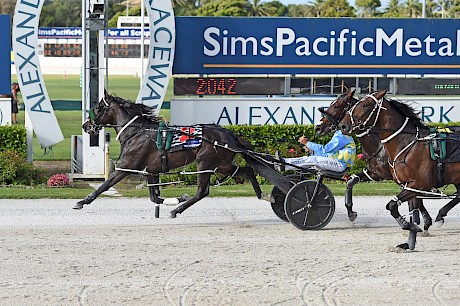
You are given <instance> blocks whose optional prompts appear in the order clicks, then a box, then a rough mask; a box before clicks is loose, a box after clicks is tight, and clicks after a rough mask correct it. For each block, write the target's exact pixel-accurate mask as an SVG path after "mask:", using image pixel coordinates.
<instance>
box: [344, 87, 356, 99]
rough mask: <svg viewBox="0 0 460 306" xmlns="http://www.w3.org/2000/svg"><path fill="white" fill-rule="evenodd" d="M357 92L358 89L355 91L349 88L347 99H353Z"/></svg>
mask: <svg viewBox="0 0 460 306" xmlns="http://www.w3.org/2000/svg"><path fill="white" fill-rule="evenodd" d="M355 91H356V88H355V89H351V88H348V89H347V92H346V94H347V97H349V98H351V97H353V95H354V94H355Z"/></svg>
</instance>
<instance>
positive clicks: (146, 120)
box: [74, 94, 262, 218]
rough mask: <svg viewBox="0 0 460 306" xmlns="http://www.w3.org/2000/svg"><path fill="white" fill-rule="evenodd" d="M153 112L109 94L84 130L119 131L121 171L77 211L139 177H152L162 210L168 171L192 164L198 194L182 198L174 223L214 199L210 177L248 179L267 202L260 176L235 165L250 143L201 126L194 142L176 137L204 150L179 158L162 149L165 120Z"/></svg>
mask: <svg viewBox="0 0 460 306" xmlns="http://www.w3.org/2000/svg"><path fill="white" fill-rule="evenodd" d="M152 111H153V109H152V108H150V107H147V106H144V105H142V104H134V103H132V102H130V101H126V100H124V99H122V98H119V97H115V96H111V95H108V94H106V95H105V98H104V99H102V100H101V101H100V102H99V103H98V104H97V105H96V107H95V108H94V109H92V110H91V111H90V117H89V118H88V119H87V121H86V122H85V123H84V124H83V129H84V130H85V132H87V133H90V134H94V133H96V132H97V131H98V130H99V129H100V128H101V127H103V126H105V127H113V128H114V129H115V131H116V133H117V139H119V140H120V143H121V153H120V158H119V160H118V163H117V169H119V170H115V171H114V172H113V173H112V174H111V175H110V176H109V178H108V179H107V180H106V181H105V182H104V183H103V184H102V185H101V186H100V187H99V188H98V189H97V190H96V191H94V192H92V193H91V194H89V195H88V196H86V197H85V198H84V199H83V200H81V201H79V202H78V203H77V204H76V205H75V207H74V209H82V208H83V205H85V204H90V203H91V202H92V201H94V200H95V199H96V198H97V197H98V196H99V195H100V194H101V193H102V192H104V191H106V190H108V189H109V188H110V187H111V186H113V185H115V184H116V183H117V182H119V181H120V180H121V179H123V178H124V177H126V176H127V175H129V174H130V173H133V172H135V173H141V174H144V175H146V176H147V180H148V182H149V183H150V184H152V185H153V186H151V187H150V198H151V200H152V201H153V202H155V203H156V204H161V203H163V201H164V199H162V198H160V197H159V194H160V193H159V186H158V184H157V183H158V182H159V174H161V173H164V172H165V169H176V168H179V167H184V166H185V165H187V164H190V163H192V162H196V164H197V172H198V190H197V193H196V195H195V196H193V197H191V198H190V197H185V196H182V197H180V198H178V199H177V201H178V202H180V203H179V205H178V206H177V207H176V208H175V209H173V210H172V211H171V212H170V217H171V218H175V217H176V215H177V214H180V213H182V212H183V211H184V210H185V209H187V208H188V207H190V206H192V205H193V204H194V203H196V202H197V201H199V200H200V199H202V198H204V197H205V196H207V195H208V194H209V186H210V177H211V175H212V174H214V173H221V174H224V175H228V176H243V177H246V178H248V179H249V180H250V181H251V183H252V186H253V187H254V190H255V192H256V195H257V197H258V198H261V196H262V192H261V190H260V187H259V184H258V182H257V179H256V177H255V175H254V170H253V169H252V168H251V167H238V166H236V165H234V164H233V158H234V156H235V154H236V153H239V152H242V151H245V150H247V149H250V148H251V145H250V144H249V143H247V142H246V141H244V140H242V139H241V138H239V137H238V136H236V135H235V134H234V133H233V132H231V131H230V130H227V129H224V128H222V127H220V126H217V125H213V124H206V125H199V126H197V127H199V128H201V129H202V135H201V136H196V137H193V136H191V135H190V134H189V132H187V131H189V130H186V132H180V131H176V130H172V131H171V132H172V133H179V136H183V137H185V138H186V139H195V140H196V139H198V140H201V144H200V145H199V146H197V147H194V148H189V149H184V150H178V151H175V152H172V151H168V150H164V148H163V149H161V144H160V143H159V142H162V140H161V138H159V137H158V133H159V130H160V123H161V122H162V119H160V118H158V117H157V116H155V115H154V114H153V112H152ZM169 130H171V129H169ZM243 156H244V155H243ZM245 158H246V157H245ZM120 169H122V170H120Z"/></svg>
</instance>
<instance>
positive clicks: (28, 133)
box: [24, 109, 34, 163]
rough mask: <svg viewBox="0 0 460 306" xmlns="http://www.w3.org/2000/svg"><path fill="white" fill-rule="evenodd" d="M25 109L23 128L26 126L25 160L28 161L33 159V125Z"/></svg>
mask: <svg viewBox="0 0 460 306" xmlns="http://www.w3.org/2000/svg"><path fill="white" fill-rule="evenodd" d="M24 111H25V116H26V117H25V128H26V139H27V161H28V162H29V163H31V162H33V161H34V150H33V143H34V126H33V125H32V120H30V116H29V112H28V111H27V109H25V110H24Z"/></svg>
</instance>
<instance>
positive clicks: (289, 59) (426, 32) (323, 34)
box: [173, 17, 460, 74]
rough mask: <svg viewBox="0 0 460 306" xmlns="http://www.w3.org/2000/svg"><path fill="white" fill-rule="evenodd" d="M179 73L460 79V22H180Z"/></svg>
mask: <svg viewBox="0 0 460 306" xmlns="http://www.w3.org/2000/svg"><path fill="white" fill-rule="evenodd" d="M176 33H177V38H176V53H175V61H174V67H173V73H174V74H460V19H394V18H386V19H377V18H372V19H357V18H239V17H238V18H236V17H177V18H176Z"/></svg>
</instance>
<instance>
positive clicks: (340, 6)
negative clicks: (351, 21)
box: [321, 0, 355, 17]
mask: <svg viewBox="0 0 460 306" xmlns="http://www.w3.org/2000/svg"><path fill="white" fill-rule="evenodd" d="M354 16H355V9H354V8H353V7H352V6H350V4H349V3H348V1H347V0H326V1H324V6H323V9H322V12H321V17H354Z"/></svg>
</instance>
